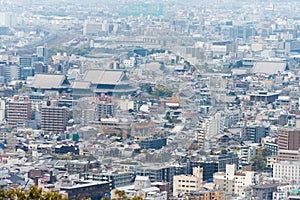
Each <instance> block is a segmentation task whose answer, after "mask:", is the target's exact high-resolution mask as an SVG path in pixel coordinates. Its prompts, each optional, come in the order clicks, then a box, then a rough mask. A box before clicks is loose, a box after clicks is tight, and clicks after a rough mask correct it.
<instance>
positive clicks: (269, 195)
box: [251, 183, 280, 200]
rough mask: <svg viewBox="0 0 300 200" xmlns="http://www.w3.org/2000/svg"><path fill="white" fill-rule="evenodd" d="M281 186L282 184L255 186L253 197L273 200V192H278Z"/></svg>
mask: <svg viewBox="0 0 300 200" xmlns="http://www.w3.org/2000/svg"><path fill="white" fill-rule="evenodd" d="M279 185H280V183H270V184H262V185H256V186H253V187H252V195H251V197H256V198H257V199H264V200H273V192H276V190H277V187H278V186H279Z"/></svg>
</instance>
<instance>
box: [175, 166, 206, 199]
mask: <svg viewBox="0 0 300 200" xmlns="http://www.w3.org/2000/svg"><path fill="white" fill-rule="evenodd" d="M202 179H203V168H200V167H195V168H193V175H192V176H191V175H178V176H174V178H173V196H174V197H177V196H178V195H179V194H185V193H191V192H195V191H198V190H199V189H200V188H201V186H202Z"/></svg>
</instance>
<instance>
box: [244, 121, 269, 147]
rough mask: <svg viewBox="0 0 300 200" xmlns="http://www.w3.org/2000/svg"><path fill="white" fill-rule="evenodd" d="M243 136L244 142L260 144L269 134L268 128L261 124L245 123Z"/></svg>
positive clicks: (266, 125)
mask: <svg viewBox="0 0 300 200" xmlns="http://www.w3.org/2000/svg"><path fill="white" fill-rule="evenodd" d="M243 131H244V133H243V134H244V135H245V136H246V138H245V139H246V140H249V141H252V142H254V143H260V142H261V139H262V138H264V137H266V136H268V135H269V134H270V126H269V125H268V124H262V123H249V122H248V123H247V124H246V127H245V128H244V130H243Z"/></svg>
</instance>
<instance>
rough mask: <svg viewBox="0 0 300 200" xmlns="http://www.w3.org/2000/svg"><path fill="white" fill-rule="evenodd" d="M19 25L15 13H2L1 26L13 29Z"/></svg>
mask: <svg viewBox="0 0 300 200" xmlns="http://www.w3.org/2000/svg"><path fill="white" fill-rule="evenodd" d="M16 24H17V20H16V16H15V14H13V13H8V12H1V13H0V26H7V27H13V26H15V25H16Z"/></svg>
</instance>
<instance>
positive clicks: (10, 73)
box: [4, 65, 21, 83]
mask: <svg viewBox="0 0 300 200" xmlns="http://www.w3.org/2000/svg"><path fill="white" fill-rule="evenodd" d="M20 78H21V68H20V66H18V65H6V66H5V67H4V81H5V82H6V83H8V82H10V81H13V80H20Z"/></svg>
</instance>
